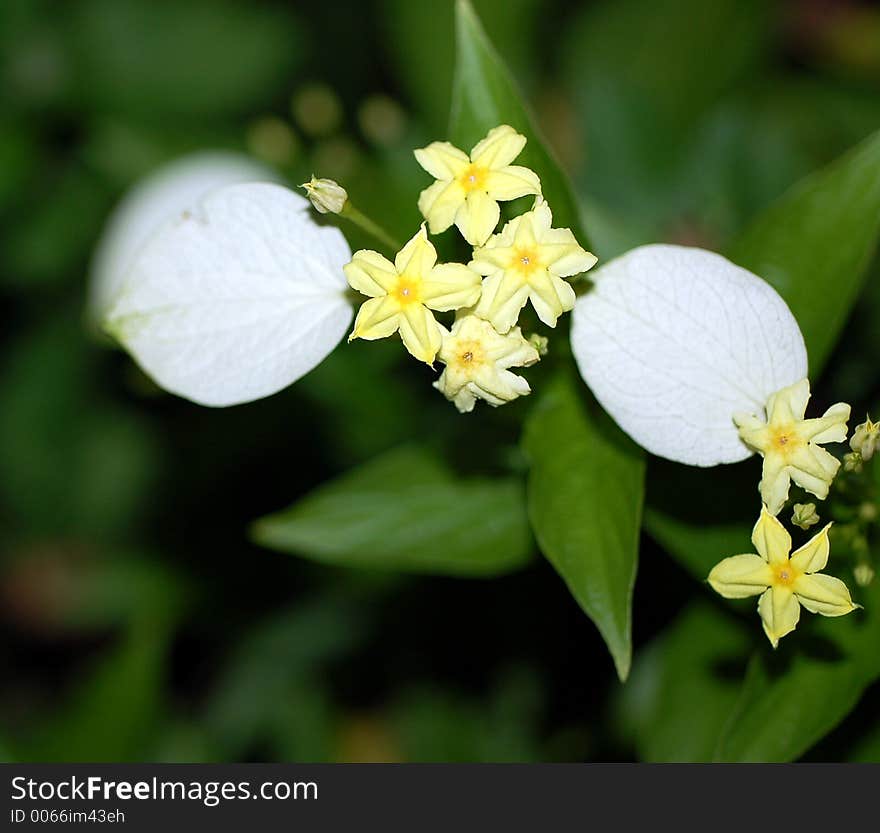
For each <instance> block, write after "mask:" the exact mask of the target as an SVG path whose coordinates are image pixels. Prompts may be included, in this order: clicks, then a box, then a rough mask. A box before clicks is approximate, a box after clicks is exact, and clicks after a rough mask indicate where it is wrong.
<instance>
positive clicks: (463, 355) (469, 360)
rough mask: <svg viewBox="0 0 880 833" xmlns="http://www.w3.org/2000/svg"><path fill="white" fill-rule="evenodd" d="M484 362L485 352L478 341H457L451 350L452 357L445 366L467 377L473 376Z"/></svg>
mask: <svg viewBox="0 0 880 833" xmlns="http://www.w3.org/2000/svg"><path fill="white" fill-rule="evenodd" d="M485 362H486V351H485V350H484V349H483V345H482V344H480V342H479V341H475V340H474V339H467V340H463V341H459V342H457V343H456V344H455V347H454V349H453V350H452V357H451V360H450V361H449V362H447V364H451V365H454V367H455V369H456V370H458V371H459V372H460V373H464V374H466V375H467V376H474V375H475V374H476V372H477V371H478V370H479V369H480V368H481V367H482V366H483V365H484V364H485Z"/></svg>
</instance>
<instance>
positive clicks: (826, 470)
mask: <svg viewBox="0 0 880 833" xmlns="http://www.w3.org/2000/svg"><path fill="white" fill-rule="evenodd" d="M839 468H840V460H838V459H837V458H836V457H835V456H834V455H833V454H830V453H829V452H827V451H826V450H825V449H824V448H820V447H819V446H818V445H812V444H810V445H806V446H804V447H803V448H801V449H799V450H798V451H797V452H796V453H795V454H793V455H792V456H791V458H790V460H789V464H788V471H789V472H790V474H791V479H792V480H794V482H795V483H797V484H798V486H800V487H801V488H803V489H806V490H807V491H808V492H810V493H811V494H814V495H815V496H816V497H817V498H819V499H820V500H825V498H826V497H828V487H829V486H830V485H831V481H832V480H834V477H835V475H836V474H837V470H838V469H839Z"/></svg>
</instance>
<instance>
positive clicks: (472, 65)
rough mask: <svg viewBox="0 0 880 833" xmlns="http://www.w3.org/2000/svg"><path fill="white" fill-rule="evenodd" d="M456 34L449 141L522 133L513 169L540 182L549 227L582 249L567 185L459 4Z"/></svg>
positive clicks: (465, 5) (464, 3) (466, 142)
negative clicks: (500, 130)
mask: <svg viewBox="0 0 880 833" xmlns="http://www.w3.org/2000/svg"><path fill="white" fill-rule="evenodd" d="M455 32H456V63H455V81H454V85H453V91H452V117H451V124H450V136H451V139H452V141H453V142H455V143H456V144H457V145H458V146H460V147H462V148H464V149H465V150H470V149H471V147H472V146H473V145H475V144H476V143H477V142H478V141H479V140H480V139H482V138H483V137H484V136H485V135H486V133H488V132H489V130H491V129H492V128H493V127H497V126H498V125H499V124H509V125H510V126H511V127H513V128H514V129H516V130H518V131H519V132H520V133H522V134H523V135H524V136H525V137H526V138H527V139H528V143H527V144H526V147H525V150H523V152H522V153H521V154H520V155H519V156H518V157H517V160H516V164H518V165H525V166H526V167H528V168H531V169H532V170H534V171H535V172H536V173H537V174H538V176H539V177H540V178H541V186H542V189H543V192H544V197H545V198H546V199H547V202H548V203H549V204H550V208H551V209H552V210H553V217H554V225H556V226H565V227H568V228H571V229H572V231H574V233H575V234H576V235H577V236H578V239H579V241H580V243H581V245H584V246H586V245H587V240H586V237H585V236H584V234H583V229H582V228H581V221H580V213H579V211H578V206H577V202H576V200H575V198H574V194H573V192H572V189H571V184H570V182H569V181H568V178H567V177H566V175H565V174H564V173H563V172H562V170H561V169H560V167H559V164H558V163H557V162H556V160H555V158H554V157H553V154H552V152H551V151H550V150H549V149H548V146H547V143H546V141H545V140H544V138H543V137H542V136H541V134H540V132H539V130H538V128H537V126H536V124H535V119H534V117H533V116H532V114H531V111H530V109H529V107H528V105H526V104H525V102H524V100H523V97H522V95H521V94H520V92H519V90H518V89H517V87H516V84H515V83H514V81H513V79H512V78H511V75H510V72H509V71H508V69H507V67H506V66H505V64H504V61H503V60H502V59H501V57H500V56H499V54H498V53H497V52H496V51H495V47H494V46H493V45H492V43H491V41H490V40H489V38H488V37H487V36H486V32H485V31H484V30H483V27H482V25H481V24H480V21H479V19H478V18H477V15H476V14H475V12H474V10H473V7H472V6H471V4H470V3H469V2H468V0H458V2H457V3H456V5H455Z"/></svg>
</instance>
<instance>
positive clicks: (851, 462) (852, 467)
mask: <svg viewBox="0 0 880 833" xmlns="http://www.w3.org/2000/svg"><path fill="white" fill-rule="evenodd" d="M843 470H844V471H851V472H855V473H856V474H858V472H860V471H861V470H862V455H861V454H859V452H858V451H851V452H850V453H849V454H844V455H843Z"/></svg>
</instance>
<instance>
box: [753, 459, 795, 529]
mask: <svg viewBox="0 0 880 833" xmlns="http://www.w3.org/2000/svg"><path fill="white" fill-rule="evenodd" d="M790 472H791V469H790V467H789V466H787V465H786V464H785V461H784V460H782V459H781V458H779V457H778V456H767V457H765V458H764V462H763V464H762V467H761V482H760V483H759V484H758V491H759V492H760V493H761V500H762V501H764V504H765V505H766V506H767V510H768V511H769V512H770V514H771V515H778V514H779V512H780V511H781V510H782V507H783V506H784V505H785V501H787V500H788V492H789V489H791V474H790Z"/></svg>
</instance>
